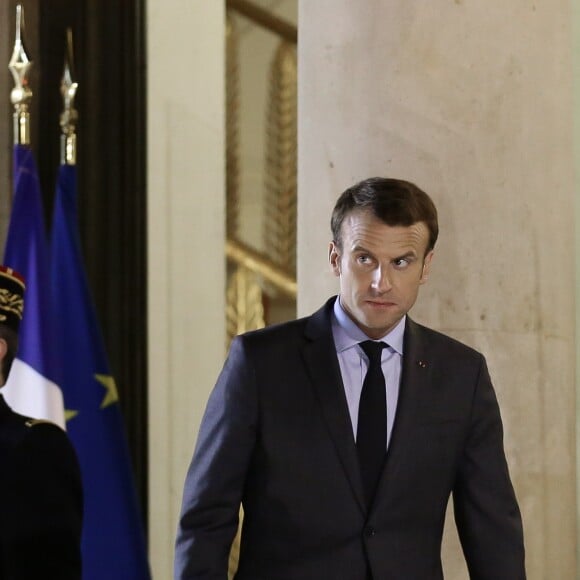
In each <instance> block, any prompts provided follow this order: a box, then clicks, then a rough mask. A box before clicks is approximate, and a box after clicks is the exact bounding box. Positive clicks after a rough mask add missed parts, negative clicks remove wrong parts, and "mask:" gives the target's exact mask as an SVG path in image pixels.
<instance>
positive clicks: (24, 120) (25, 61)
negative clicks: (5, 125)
mask: <svg viewBox="0 0 580 580" xmlns="http://www.w3.org/2000/svg"><path fill="white" fill-rule="evenodd" d="M31 67H32V61H31V60H30V59H29V58H28V55H27V54H26V49H25V48H24V10H23V8H22V6H21V5H20V4H18V6H16V35H15V38H14V49H13V51H12V58H11V59H10V63H9V64H8V69H9V70H10V72H11V73H12V78H13V79H14V88H13V89H12V92H11V93H10V101H11V102H12V104H13V105H14V115H13V122H14V144H15V145H30V113H29V112H28V106H29V103H30V100H31V99H32V91H31V90H30V87H29V85H28V73H29V72H30V68H31Z"/></svg>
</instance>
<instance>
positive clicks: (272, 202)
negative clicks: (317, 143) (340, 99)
mask: <svg viewBox="0 0 580 580" xmlns="http://www.w3.org/2000/svg"><path fill="white" fill-rule="evenodd" d="M296 102H297V63H296V49H295V47H294V46H293V45H292V44H290V43H288V42H281V43H280V45H279V47H278V49H277V51H276V54H275V56H274V60H273V62H272V67H271V71H270V95H269V106H268V124H267V143H266V152H267V153H266V207H265V217H266V223H265V230H264V241H265V247H266V248H268V253H269V254H270V256H271V257H272V260H273V261H274V262H275V263H277V264H279V265H283V266H284V267H285V268H286V269H287V270H289V271H291V272H296V207H297V197H296V149H297V147H296V139H297V137H296V125H297V116H296V115H297V113H296Z"/></svg>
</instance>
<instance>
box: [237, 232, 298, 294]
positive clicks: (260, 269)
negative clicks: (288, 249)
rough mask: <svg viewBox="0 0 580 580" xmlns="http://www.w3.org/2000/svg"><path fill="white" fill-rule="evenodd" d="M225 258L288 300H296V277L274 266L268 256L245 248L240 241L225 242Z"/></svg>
mask: <svg viewBox="0 0 580 580" xmlns="http://www.w3.org/2000/svg"><path fill="white" fill-rule="evenodd" d="M226 256H227V257H228V259H230V260H231V261H232V262H234V263H235V264H238V265H239V266H244V267H245V268H247V269H248V270H251V271H252V272H254V273H255V274H259V275H260V276H261V277H263V278H264V279H265V280H266V281H267V282H270V283H272V284H274V285H275V286H276V288H278V290H280V291H281V292H283V293H284V294H286V295H287V296H289V297H290V298H296V292H297V289H298V286H297V284H296V276H295V275H294V274H293V273H292V272H289V271H287V270H286V269H285V268H283V267H281V266H278V265H277V264H274V263H273V262H272V260H270V258H269V257H268V256H266V255H265V254H264V253H262V252H258V251H257V250H254V249H253V248H250V246H247V245H246V244H244V243H243V242H241V241H240V240H232V239H228V240H226Z"/></svg>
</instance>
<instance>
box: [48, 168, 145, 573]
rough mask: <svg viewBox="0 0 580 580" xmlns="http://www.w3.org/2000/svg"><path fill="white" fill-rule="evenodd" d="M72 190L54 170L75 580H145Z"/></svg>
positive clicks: (65, 171)
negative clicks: (78, 485)
mask: <svg viewBox="0 0 580 580" xmlns="http://www.w3.org/2000/svg"><path fill="white" fill-rule="evenodd" d="M76 190H77V188H76V170H75V167H72V166H66V165H62V166H61V167H60V169H59V176H58V184H57V194H56V200H55V210H54V222H53V226H52V238H51V250H52V295H53V301H54V302H53V303H54V309H55V311H56V312H58V313H59V325H58V328H57V331H58V342H59V347H60V348H61V349H62V352H63V353H64V356H65V360H64V363H65V364H63V369H62V382H61V385H62V390H63V394H64V400H65V407H66V409H67V410H68V411H76V412H77V413H78V414H77V415H76V416H75V417H74V418H72V419H71V420H69V421H68V423H67V430H68V434H69V436H70V438H71V440H72V442H73V444H74V446H75V448H76V451H77V454H78V457H79V461H80V464H81V472H82V478H83V488H84V495H85V512H84V528H83V540H82V542H83V545H82V551H83V579H84V580H105V579H106V580H145V579H149V578H150V573H149V567H148V563H147V556H146V549H145V541H144V534H143V526H142V522H141V518H140V515H139V509H138V504H137V497H136V492H135V487H134V484H133V477H132V472H131V465H130V457H129V452H128V447H127V443H126V438H125V431H124V426H123V421H122V417H121V412H120V409H119V404H118V402H116V400H114V397H113V400H111V395H112V394H113V393H112V392H111V391H110V390H108V389H106V388H105V386H104V384H103V382H105V383H106V382H107V381H110V380H112V377H111V376H110V370H109V365H108V363H107V357H106V354H105V349H104V346H103V344H104V343H103V340H102V338H101V335H100V331H99V326H98V324H97V318H96V313H95V309H94V307H93V303H92V299H91V295H90V292H89V287H88V284H87V279H86V275H85V272H84V268H83V261H82V257H81V247H80V240H79V235H78V226H77V200H76V196H77V193H76ZM98 377H100V378H101V380H99V378H98ZM107 395H109V397H108V398H107Z"/></svg>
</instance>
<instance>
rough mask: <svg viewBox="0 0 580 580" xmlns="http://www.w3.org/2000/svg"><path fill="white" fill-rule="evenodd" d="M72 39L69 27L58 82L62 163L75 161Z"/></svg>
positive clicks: (76, 85)
mask: <svg viewBox="0 0 580 580" xmlns="http://www.w3.org/2000/svg"><path fill="white" fill-rule="evenodd" d="M73 76H74V73H73V41H72V31H71V29H70V28H68V29H67V31H66V53H65V59H64V71H63V75H62V81H61V83H60V92H61V94H62V99H63V112H62V114H61V116H60V129H61V133H62V134H61V136H60V162H61V164H63V165H76V163H77V135H76V125H77V120H78V113H77V110H76V109H75V96H76V93H77V89H78V86H79V85H78V83H77V82H75V81H74V80H73Z"/></svg>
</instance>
